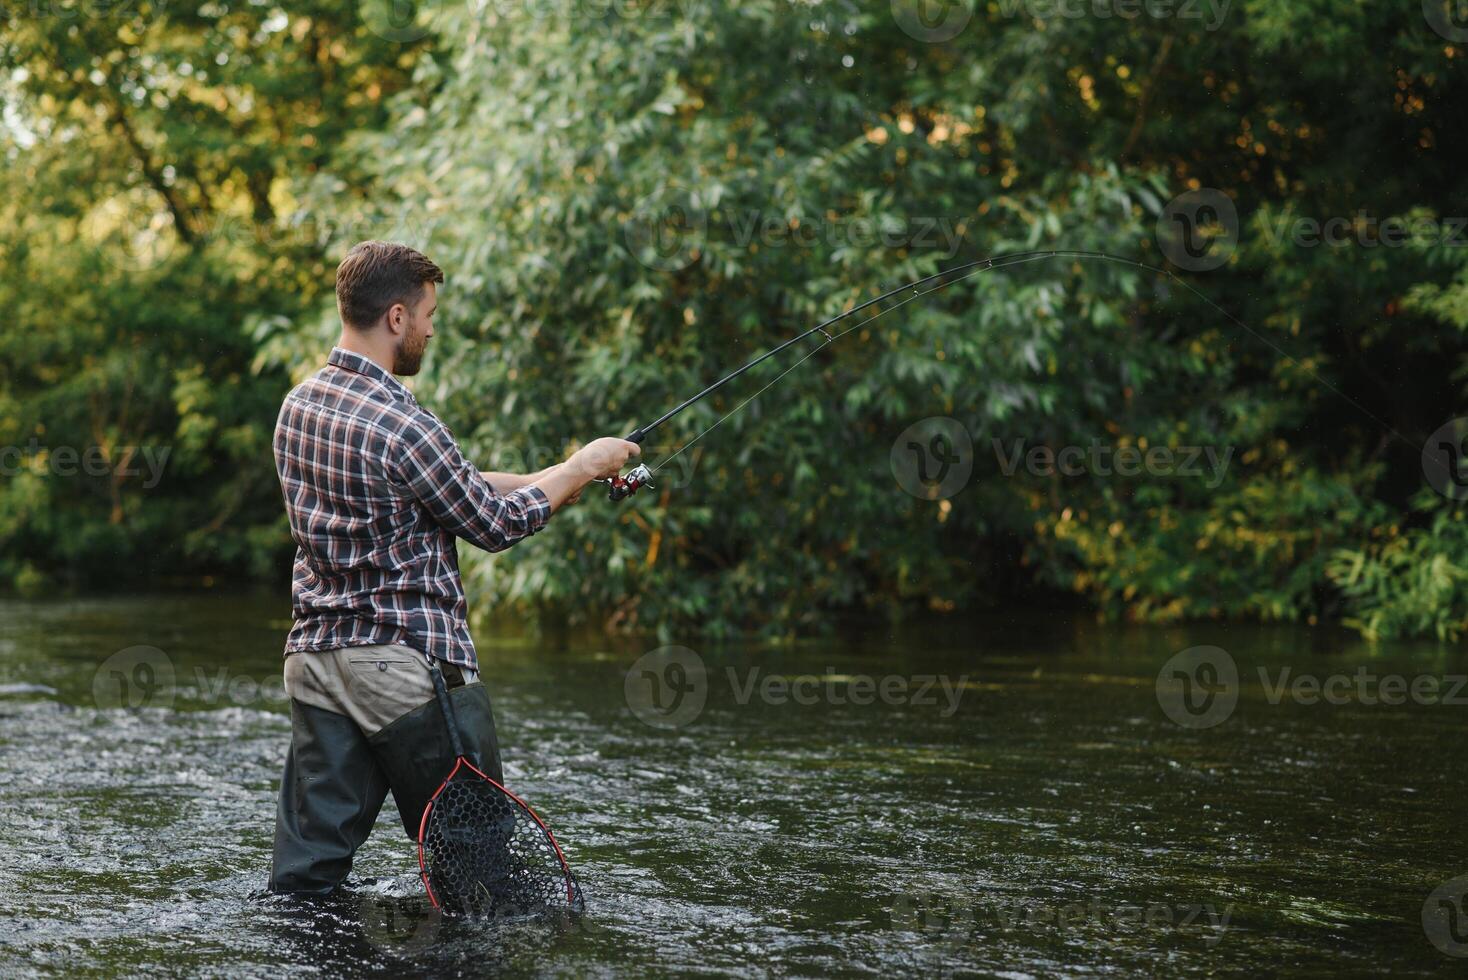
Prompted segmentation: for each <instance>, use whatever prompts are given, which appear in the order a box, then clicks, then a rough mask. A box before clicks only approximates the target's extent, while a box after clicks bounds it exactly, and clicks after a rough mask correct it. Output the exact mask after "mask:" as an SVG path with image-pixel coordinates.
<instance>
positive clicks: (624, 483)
mask: <svg viewBox="0 0 1468 980" xmlns="http://www.w3.org/2000/svg"><path fill="white" fill-rule="evenodd" d="M1057 258H1068V259H1083V260H1100V261H1105V262H1113V263H1116V264H1118V265H1126V266H1131V267H1133V268H1137V269H1142V270H1144V271H1146V272H1151V273H1153V274H1154V275H1159V276H1165V277H1167V278H1168V279H1170V280H1171V281H1173V282H1175V283H1177V284H1178V285H1179V286H1181V287H1183V288H1184V289H1186V290H1187V291H1188V292H1190V293H1192V294H1193V295H1194V296H1196V297H1198V298H1199V299H1201V300H1202V301H1203V302H1204V303H1206V304H1207V305H1208V306H1209V307H1210V308H1211V309H1213V310H1214V311H1215V312H1217V313H1218V314H1220V315H1221V316H1222V317H1223V318H1224V319H1226V320H1227V321H1228V322H1230V323H1231V324H1233V325H1234V326H1236V327H1238V328H1239V329H1241V330H1243V331H1244V332H1245V333H1247V334H1249V335H1250V336H1251V337H1254V338H1255V339H1256V340H1259V341H1260V342H1262V343H1263V344H1265V345H1266V346H1267V347H1269V348H1270V349H1271V350H1273V351H1274V352H1275V353H1277V354H1279V355H1280V356H1281V357H1283V358H1284V359H1285V360H1286V361H1288V362H1289V363H1290V364H1292V365H1294V366H1296V367H1298V368H1300V369H1301V370H1303V371H1304V372H1305V373H1306V374H1308V375H1309V376H1310V377H1311V378H1312V379H1314V380H1315V381H1317V382H1318V383H1320V384H1321V385H1323V386H1324V387H1326V388H1328V389H1330V391H1332V392H1334V393H1335V394H1336V395H1338V396H1340V397H1341V398H1342V399H1344V400H1345V401H1347V402H1349V403H1350V404H1351V405H1352V406H1354V407H1355V408H1357V409H1358V410H1359V411H1360V412H1361V413H1362V414H1364V415H1365V416H1366V417H1367V418H1369V419H1371V420H1372V421H1373V422H1375V423H1376V424H1377V425H1380V426H1381V427H1382V428H1384V429H1386V430H1387V431H1388V432H1390V433H1391V434H1392V435H1393V436H1396V437H1397V438H1399V439H1403V440H1404V441H1405V440H1406V437H1405V436H1403V435H1402V434H1401V433H1400V432H1398V431H1397V430H1396V429H1395V428H1393V427H1392V426H1391V425H1389V424H1388V423H1387V422H1385V421H1384V420H1382V419H1380V418H1378V417H1377V416H1376V415H1375V414H1374V413H1373V412H1371V411H1370V410H1369V409H1367V408H1366V407H1365V406H1364V405H1362V404H1361V403H1359V402H1357V401H1356V400H1355V399H1353V398H1351V397H1350V396H1349V395H1347V394H1346V393H1345V392H1343V391H1341V390H1340V389H1339V388H1337V387H1336V386H1335V385H1332V384H1331V383H1330V382H1329V381H1327V380H1325V379H1324V378H1322V377H1321V376H1320V375H1319V374H1317V373H1316V372H1315V371H1313V370H1311V368H1310V367H1309V366H1308V365H1305V364H1302V363H1301V362H1300V361H1299V360H1298V359H1296V358H1295V357H1294V356H1292V355H1291V354H1289V353H1288V352H1286V351H1285V350H1284V349H1283V348H1281V347H1280V346H1279V345H1278V344H1276V343H1274V342H1273V341H1271V340H1270V339H1269V338H1268V337H1266V336H1264V335H1263V334H1261V333H1259V332H1258V331H1256V330H1254V329H1253V328H1251V327H1250V326H1249V325H1248V324H1246V323H1244V322H1243V321H1242V320H1240V319H1239V318H1238V317H1236V316H1234V315H1233V314H1232V313H1230V312H1228V311H1227V310H1225V309H1224V308H1223V307H1222V306H1219V305H1218V304H1217V303H1216V302H1214V301H1213V300H1212V299H1210V298H1209V297H1208V296H1207V295H1205V294H1204V293H1203V292H1201V291H1200V290H1199V289H1197V288H1196V287H1195V286H1193V285H1192V284H1191V283H1189V282H1187V281H1186V280H1184V279H1182V278H1180V277H1179V276H1178V275H1177V274H1175V273H1174V272H1172V271H1171V270H1170V269H1165V268H1162V267H1160V266H1154V265H1148V264H1147V263H1145V262H1140V261H1138V260H1136V259H1131V258H1127V257H1126V256H1122V255H1113V254H1111V253H1110V252H1100V251H1094V250H1089V249H1037V250H1031V251H1025V252H1009V253H1006V254H1004V255H995V256H992V257H990V258H987V259H978V260H975V261H973V262H967V263H964V264H963V265H959V266H955V267H954V268H952V269H945V270H943V271H940V272H936V273H934V274H932V275H930V276H925V277H924V278H922V279H918V280H915V281H913V282H910V283H905V284H903V285H901V286H898V287H896V288H894V289H890V290H888V291H887V292H884V293H882V294H881V295H879V296H877V297H875V298H873V299H869V300H867V301H866V302H864V303H861V304H859V305H857V306H854V307H852V308H851V309H849V310H845V311H843V312H841V313H838V314H837V315H835V316H833V317H831V318H830V319H828V320H825V321H823V322H821V323H819V324H817V325H816V326H814V327H811V328H810V329H808V330H806V331H804V332H802V333H799V334H797V335H796V336H794V337H792V338H790V339H789V340H786V341H783V342H782V343H780V344H777V345H776V346H774V347H772V348H770V349H769V350H767V351H765V352H764V353H762V354H760V355H759V356H757V357H755V358H753V359H752V360H750V361H749V362H748V363H746V364H744V365H742V366H740V367H739V368H737V369H735V370H734V371H732V372H730V373H729V374H727V375H725V376H724V377H722V378H720V379H719V380H717V381H715V382H714V383H713V384H711V385H709V386H708V387H707V388H704V389H703V390H702V391H700V392H699V393H698V394H696V395H694V396H693V397H691V398H688V399H686V400H685V401H683V402H681V403H680V404H678V405H677V406H675V407H674V408H672V409H671V410H669V411H668V412H666V413H664V414H663V415H662V416H661V417H659V418H658V419H656V420H655V421H653V422H650V423H648V424H647V425H645V426H642V427H641V428H639V429H637V430H636V431H634V432H632V433H631V434H629V435H628V436H627V439H628V441H630V442H636V443H641V442H642V441H643V439H645V438H646V437H647V435H648V433H650V432H652V431H653V430H655V429H657V428H659V427H660V426H662V425H663V424H664V423H665V422H667V421H668V420H670V419H672V418H674V417H675V416H677V415H678V414H679V413H681V412H682V411H683V410H684V409H686V408H688V407H690V406H692V405H694V404H696V403H697V402H699V401H701V400H702V399H704V398H706V397H707V396H709V395H711V394H713V393H714V392H715V391H717V390H718V389H720V388H722V387H723V386H724V385H726V384H728V383H729V382H730V381H733V380H734V379H735V378H737V377H739V376H740V375H742V374H744V373H745V372H746V371H749V370H750V369H751V368H753V367H755V366H756V365H758V364H760V363H761V362H763V361H765V360H767V359H769V358H771V357H774V356H775V355H776V354H778V353H780V352H781V351H783V350H786V349H787V348H789V347H791V346H793V345H794V344H797V343H799V342H800V341H802V340H804V339H805V338H807V337H810V336H812V335H813V334H816V333H819V334H821V335H822V336H823V337H824V338H825V342H824V343H821V344H818V345H816V346H815V347H813V348H812V349H811V350H810V351H808V352H807V353H806V354H805V355H804V356H802V357H801V358H800V359H799V360H797V361H796V362H795V363H793V364H791V365H790V366H789V367H787V368H786V369H785V370H784V371H781V372H780V373H779V374H778V375H776V376H775V377H774V378H773V379H772V380H771V381H769V382H768V383H766V384H765V385H764V386H763V387H761V388H760V389H759V390H758V391H756V392H755V393H754V394H753V395H750V396H749V397H748V398H746V399H744V400H743V401H742V402H740V403H739V404H738V405H736V406H735V407H734V408H732V409H731V410H729V411H728V412H726V413H724V414H723V415H721V416H720V417H719V418H718V419H717V420H715V421H714V422H713V424H711V425H709V426H707V427H705V428H704V429H703V430H702V431H700V432H699V433H698V434H697V435H695V436H694V437H693V438H692V439H689V440H688V441H687V442H685V443H683V445H682V446H680V447H679V448H678V449H677V450H676V451H675V452H674V453H673V454H672V455H671V456H667V457H665V458H664V459H662V460H660V461H659V462H658V464H657V465H656V466H655V467H653V468H651V469H649V468H648V467H647V466H645V465H639V466H637V467H636V468H634V469H633V470H632V471H631V472H629V473H628V474H627V476H626V477H622V476H614V477H612V478H611V480H610V481H608V482H610V483H611V490H610V492H609V494H608V496H609V497H610V499H612V500H621V499H623V498H625V497H628V496H631V495H632V494H633V493H635V492H636V491H637V489H638V488H639V487H641V486H644V485H647V484H648V483H649V482H650V479H651V476H652V474H653V473H656V472H657V471H658V470H661V469H662V468H663V467H664V466H666V465H668V463H670V462H672V461H673V460H674V459H676V458H677V457H678V456H680V455H681V454H682V453H683V452H684V450H686V449H688V448H689V447H690V446H692V445H693V444H694V443H696V442H698V441H699V440H700V439H702V438H703V437H704V436H706V435H708V433H710V432H712V431H713V430H714V429H716V428H718V427H719V426H720V425H722V424H723V423H724V422H725V420H727V419H728V418H730V417H731V416H733V415H735V414H737V413H738V412H739V411H741V410H742V409H743V408H744V407H745V406H746V405H748V404H749V403H750V402H752V401H754V400H755V399H756V398H758V397H759V396H760V395H762V394H764V393H765V392H766V391H768V390H769V389H770V388H771V387H773V386H774V385H775V384H777V383H778V382H779V381H781V380H782V379H783V378H784V377H785V376H786V375H788V374H789V373H790V372H791V371H794V370H795V369H796V368H798V367H799V366H800V365H802V364H804V363H805V362H806V361H808V360H810V359H811V358H812V357H814V356H815V355H816V354H818V353H819V352H821V351H823V350H825V349H826V348H827V347H830V346H831V345H832V344H834V343H835V342H836V341H838V340H840V339H841V338H842V337H845V336H846V335H847V334H850V333H853V332H854V331H857V330H861V329H863V328H865V327H868V326H870V325H871V324H872V323H873V322H874V321H875V320H877V319H878V318H879V317H882V316H885V315H887V314H888V313H891V312H892V311H893V310H897V309H901V308H902V307H904V306H906V305H907V304H908V303H911V302H912V301H913V300H915V299H918V298H919V297H922V296H927V295H928V294H930V293H935V292H937V291H938V290H940V289H946V288H948V287H949V286H952V285H955V284H956V283H960V282H963V281H964V280H965V279H971V278H973V277H974V276H977V275H979V274H981V273H984V272H992V271H995V270H998V269H1007V268H1010V267H1012V266H1016V265H1023V264H1025V263H1027V262H1037V261H1040V260H1042V259H1057ZM958 273H964V274H963V275H958ZM953 276H957V278H950V277H953ZM938 280H946V281H939V282H937V285H934V286H932V287H931V288H928V289H923V288H921V287H923V286H927V285H928V284H929V283H933V282H935V281H938ZM908 290H912V295H911V296H908V297H907V298H905V299H904V300H902V302H900V303H897V304H895V305H893V306H889V307H887V308H885V309H881V310H878V311H877V312H876V313H873V314H872V315H870V316H868V317H866V318H865V319H863V320H862V321H861V322H859V323H857V324H856V325H855V326H852V327H848V328H847V329H845V330H842V331H841V332H839V333H837V334H835V335H834V336H833V335H832V334H831V333H829V332H828V331H827V330H826V328H827V327H829V326H832V325H833V324H835V323H838V322H840V321H842V320H845V319H847V318H848V317H852V316H855V315H856V314H858V313H861V312H863V311H865V310H867V309H870V308H871V307H873V306H875V305H877V304H878V303H881V302H883V301H885V300H888V299H891V298H892V297H894V296H897V295H898V294H900V293H903V292H906V291H908Z"/></svg>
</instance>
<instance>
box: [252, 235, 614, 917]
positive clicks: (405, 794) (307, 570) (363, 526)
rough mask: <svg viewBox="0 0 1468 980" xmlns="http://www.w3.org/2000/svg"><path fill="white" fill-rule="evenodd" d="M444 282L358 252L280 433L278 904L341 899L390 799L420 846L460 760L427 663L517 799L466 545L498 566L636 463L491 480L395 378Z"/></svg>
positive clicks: (602, 449)
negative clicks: (503, 759) (286, 551)
mask: <svg viewBox="0 0 1468 980" xmlns="http://www.w3.org/2000/svg"><path fill="white" fill-rule="evenodd" d="M443 281H444V277H443V272H442V270H440V269H439V267H438V266H436V265H435V264H434V263H433V262H431V261H429V259H428V258H427V257H426V256H424V255H423V254H422V253H420V252H417V251H415V250H414V249H411V248H408V247H406V246H403V245H393V244H389V243H386V242H363V243H361V244H359V245H357V246H355V247H354V248H353V249H352V250H351V251H350V252H349V253H348V254H347V257H346V258H345V259H344V260H343V261H342V263H341V265H340V266H339V267H338V268H337V276H336V297H337V309H338V312H339V313H340V315H341V321H342V332H341V338H340V340H339V341H338V342H337V346H336V348H335V349H334V350H332V352H331V356H330V357H329V358H328V360H327V364H326V367H324V368H322V369H321V370H320V371H318V372H317V373H316V374H315V375H313V376H312V377H311V378H310V379H308V380H307V381H305V382H303V383H302V384H300V385H298V386H297V387H296V388H294V389H293V390H292V391H291V392H290V394H288V395H287V396H286V399H285V403H284V405H283V406H282V407H281V411H280V417H279V419H278V421H277V422H276V428H275V464H276V470H277V472H278V473H279V475H280V484H281V490H282V491H283V493H284V495H285V506H286V513H287V515H288V516H289V519H290V526H291V535H292V537H294V538H295V541H296V544H297V551H296V558H295V566H294V572H293V576H292V584H291V612H292V616H293V619H294V626H293V627H292V628H291V631H290V635H289V637H288V638H287V640H286V647H285V652H286V659H285V690H286V693H287V694H288V695H289V696H290V701H291V746H290V750H289V752H288V753H287V755H286V761H285V774H284V776H283V777H282V779H281V784H280V800H279V805H278V808H277V813H276V825H275V851H274V858H273V861H272V865H271V872H270V889H271V890H272V891H276V892H295V893H308V894H317V895H324V894H328V893H330V892H332V891H333V890H335V889H336V888H337V886H339V885H340V884H341V883H342V882H343V881H344V880H345V879H346V877H347V874H348V872H350V871H351V867H352V857H353V855H354V854H355V853H356V850H357V848H358V847H359V846H361V844H362V843H363V842H364V841H365V840H366V839H367V835H368V834H369V833H371V831H372V826H373V824H374V823H375V822H376V820H377V814H378V811H379V810H380V809H381V807H382V804H383V801H384V799H385V798H386V796H387V793H388V791H389V790H391V791H392V794H393V800H394V802H396V804H397V808H398V813H399V815H400V816H401V817H402V821H403V827H404V829H406V830H407V832H408V835H409V837H412V838H414V839H415V840H416V839H417V836H418V827H419V822H420V820H421V818H422V814H423V810H424V807H425V805H426V803H427V802H428V799H429V797H430V796H431V795H432V793H433V791H434V789H435V788H436V787H437V785H438V784H439V782H440V781H441V780H442V779H443V777H444V775H445V773H446V772H447V771H448V769H449V767H450V766H451V765H452V764H453V762H454V758H455V755H454V752H453V750H452V749H451V748H450V746H449V741H448V737H447V734H446V731H445V728H444V722H443V715H442V713H441V712H440V710H439V708H438V705H437V703H436V702H435V697H434V687H433V683H432V675H431V673H430V667H429V662H428V660H427V659H426V658H432V660H433V661H434V663H436V664H437V666H438V668H439V669H440V670H441V671H442V673H443V675H444V678H445V680H446V682H447V684H448V687H449V688H450V698H451V700H452V702H453V707H454V709H455V713H456V714H457V717H458V721H459V727H460V730H461V734H462V736H463V740H464V743H465V748H466V750H467V751H468V753H469V754H470V755H471V756H474V757H475V758H476V759H477V760H478V763H479V765H480V766H481V767H482V768H483V770H484V772H485V773H486V774H487V775H489V776H490V777H492V778H493V779H495V780H496V781H499V782H503V781H504V777H503V773H502V770H501V767H500V757H499V747H498V744H497V742H496V739H495V730H494V714H493V711H492V710H491V707H490V701H489V695H488V694H487V693H486V692H485V689H484V685H483V684H482V683H480V677H479V670H478V668H479V664H478V660H477V657H476V655H475V651H474V641H473V639H472V638H471V637H470V635H469V627H468V623H467V607H466V602H465V597H464V587H463V583H462V582H461V580H460V577H459V565H458V557H457V555H456V553H455V550H454V548H455V538H463V539H464V540H466V541H468V542H470V543H471V544H474V545H477V546H479V547H480V548H483V549H484V550H486V551H503V550H504V549H506V548H508V547H510V546H511V545H513V544H515V543H516V542H517V541H520V540H521V539H523V538H526V537H529V536H530V535H532V534H534V533H536V532H537V531H539V530H540V529H541V528H543V527H544V526H545V524H546V522H547V521H548V520H549V519H550V516H551V515H552V514H553V513H555V512H556V511H557V510H559V509H560V508H561V507H562V506H564V505H566V504H568V503H574V502H575V501H576V499H577V498H578V497H579V495H580V493H581V491H582V490H583V489H584V488H585V486H586V484H588V483H589V482H591V481H592V480H594V479H600V478H604V477H609V476H615V475H616V474H617V473H618V472H619V471H620V470H621V468H622V466H623V464H625V463H626V461H627V459H628V458H629V457H631V456H633V455H635V454H636V453H637V452H638V447H637V445H636V444H635V443H632V442H627V441H626V440H623V439H614V438H605V439H598V440H596V441H594V442H592V443H590V444H588V445H586V446H584V447H582V448H581V449H579V450H578V451H576V452H575V453H573V454H572V455H571V456H570V458H568V459H567V460H566V461H565V462H563V463H558V464H556V465H554V466H551V467H548V468H547V469H544V470H541V471H540V472H538V473H532V474H529V475H515V474H509V473H481V472H479V471H478V470H477V469H476V468H475V467H474V466H473V465H472V464H471V463H470V462H469V461H468V460H466V459H465V458H464V455H463V454H462V453H461V452H460V450H459V447H458V445H457V444H456V443H455V441H454V438H453V436H452V434H451V433H450V432H449V430H448V429H447V428H446V427H445V426H444V425H443V423H442V422H440V421H439V420H438V418H437V417H435V416H434V414H433V413H432V412H430V411H429V410H428V409H426V408H424V407H422V406H421V405H419V404H418V401H417V399H416V398H414V396H413V394H412V392H410V391H409V390H408V389H407V388H406V387H404V385H403V384H402V383H401V382H399V381H398V380H397V378H395V377H394V375H401V376H405V377H408V376H412V375H415V374H417V373H418V370H419V368H420V366H421V364H422V360H423V354H424V351H425V349H426V348H427V345H428V341H429V340H430V339H431V338H432V337H433V335H434V329H433V316H434V313H435V312H436V311H437V309H438V300H437V289H436V284H437V283H441V282H443Z"/></svg>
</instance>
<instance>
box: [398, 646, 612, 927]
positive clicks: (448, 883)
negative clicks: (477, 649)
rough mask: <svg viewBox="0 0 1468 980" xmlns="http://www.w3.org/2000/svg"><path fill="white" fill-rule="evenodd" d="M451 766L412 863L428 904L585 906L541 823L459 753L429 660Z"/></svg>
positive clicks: (505, 911)
mask: <svg viewBox="0 0 1468 980" xmlns="http://www.w3.org/2000/svg"><path fill="white" fill-rule="evenodd" d="M430 672H431V673H432V674H433V686H434V688H435V689H436V691H437V694H438V701H439V705H440V706H441V707H442V709H443V713H444V721H445V722H446V724H447V725H448V729H449V739H450V741H451V743H452V745H453V749H454V755H455V759H454V766H453V769H452V770H450V772H449V774H448V776H447V777H446V778H445V779H444V781H443V783H442V784H441V785H440V786H439V787H438V789H437V790H436V791H435V792H434V794H433V796H432V797H431V798H430V799H429V801H428V806H427V807H425V808H424V810H423V819H422V821H421V822H420V823H419V826H418V867H419V870H420V871H421V873H422V875H423V887H424V888H426V889H427V890H428V900H429V901H430V902H432V903H433V906H434V908H439V909H443V910H445V911H447V912H455V913H458V914H462V915H473V916H494V917H500V916H510V917H521V916H534V915H539V914H541V913H544V912H547V911H555V910H569V911H572V912H580V911H582V910H584V908H585V904H586V903H585V900H584V899H583V898H582V895H581V886H580V885H578V884H577V883H576V878H575V876H574V875H572V874H571V868H570V866H569V865H567V864H566V857H565V855H564V854H562V853H561V846H560V845H559V844H557V843H556V838H555V836H554V835H553V834H552V833H551V832H550V828H549V827H547V826H546V825H545V821H543V820H541V819H540V817H539V816H537V815H536V813H535V811H534V810H532V809H530V806H529V805H528V804H527V803H526V802H525V801H524V800H522V799H520V797H518V796H516V795H515V794H514V793H511V792H510V791H509V790H507V789H505V788H504V787H503V786H501V785H500V784H499V783H497V782H495V781H494V780H493V779H491V778H489V777H488V776H486V775H485V774H484V773H483V772H482V771H480V769H479V768H478V767H477V766H475V765H474V763H472V762H471V761H469V758H468V757H467V756H466V755H465V753H464V746H463V742H462V741H461V739H460V738H459V728H458V723H457V721H456V720H455V718H454V709H453V705H452V704H451V703H450V701H449V694H448V688H447V686H446V685H445V684H444V680H443V675H442V674H441V673H440V672H439V670H438V668H437V667H433V666H430Z"/></svg>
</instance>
